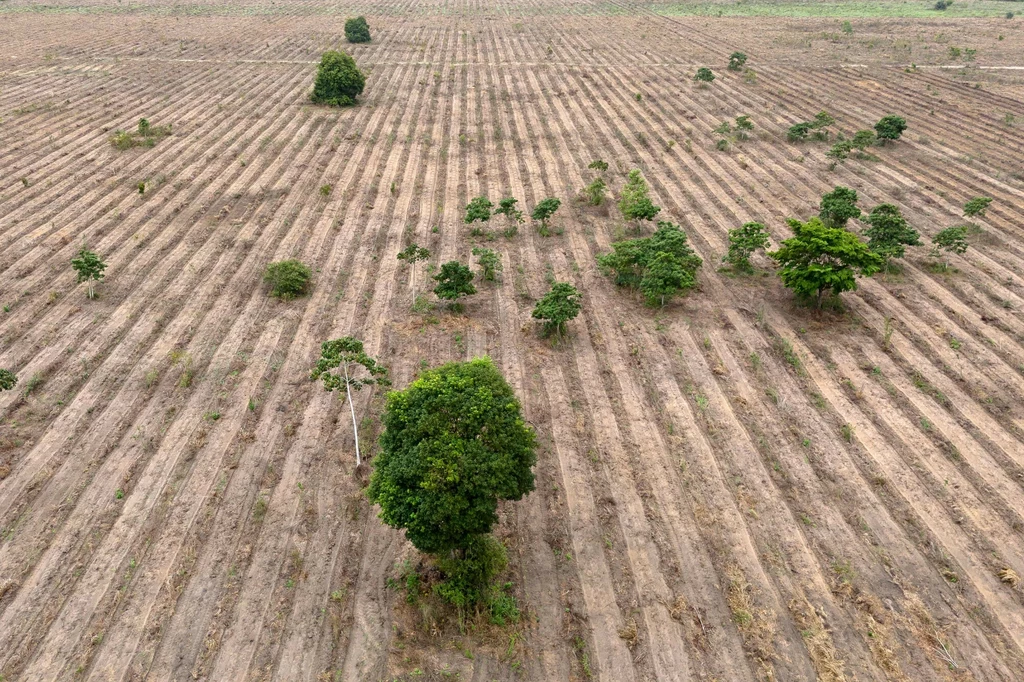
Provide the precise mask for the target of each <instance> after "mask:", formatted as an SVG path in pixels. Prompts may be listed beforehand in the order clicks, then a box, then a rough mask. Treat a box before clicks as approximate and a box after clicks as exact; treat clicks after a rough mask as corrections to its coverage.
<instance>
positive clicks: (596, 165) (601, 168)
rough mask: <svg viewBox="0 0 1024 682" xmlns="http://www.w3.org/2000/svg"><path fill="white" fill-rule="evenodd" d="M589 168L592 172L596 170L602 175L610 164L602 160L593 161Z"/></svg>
mask: <svg viewBox="0 0 1024 682" xmlns="http://www.w3.org/2000/svg"><path fill="white" fill-rule="evenodd" d="M587 168H589V169H590V170H596V171H598V172H600V173H603V172H605V171H606V170H608V163H607V162H605V161H602V160H601V159H594V160H593V161H591V162H590V165H589V166H587Z"/></svg>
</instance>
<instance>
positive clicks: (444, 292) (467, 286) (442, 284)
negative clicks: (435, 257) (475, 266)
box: [434, 260, 476, 302]
mask: <svg viewBox="0 0 1024 682" xmlns="http://www.w3.org/2000/svg"><path fill="white" fill-rule="evenodd" d="M434 281H435V282H437V286H435V287H434V293H435V294H436V295H437V297H438V298H440V299H444V300H446V301H452V302H454V301H457V300H458V299H459V297H460V296H469V295H471V294H475V293H476V287H474V286H473V271H472V270H470V269H469V267H468V266H465V265H463V264H462V263H460V262H458V261H454V260H451V261H448V262H447V263H445V264H444V265H442V266H441V270H440V271H439V272H438V273H437V274H436V275H434Z"/></svg>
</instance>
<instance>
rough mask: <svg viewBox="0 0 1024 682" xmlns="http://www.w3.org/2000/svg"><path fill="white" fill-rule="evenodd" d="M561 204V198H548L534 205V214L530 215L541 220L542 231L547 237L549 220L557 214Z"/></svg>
mask: <svg viewBox="0 0 1024 682" xmlns="http://www.w3.org/2000/svg"><path fill="white" fill-rule="evenodd" d="M561 205H562V202H561V200H559V199H555V198H548V199H544V200H542V201H541V202H540V203H538V204H537V205H536V206H534V207H533V214H532V215H531V216H530V217H531V218H533V219H534V220H538V221H540V233H541V234H542V235H544V236H545V237H546V236H547V234H548V221H549V220H551V216H553V215H554V214H555V211H557V210H558V207H559V206H561Z"/></svg>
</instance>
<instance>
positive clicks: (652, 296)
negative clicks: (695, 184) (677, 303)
mask: <svg viewBox="0 0 1024 682" xmlns="http://www.w3.org/2000/svg"><path fill="white" fill-rule="evenodd" d="M597 262H598V264H599V265H600V266H601V267H602V268H604V269H605V270H606V271H608V272H609V273H612V274H614V276H615V283H616V284H618V285H619V286H623V287H630V288H634V289H638V290H639V291H640V292H641V293H642V294H643V295H644V298H645V299H647V302H648V303H650V304H652V305H653V304H655V303H658V302H660V303H661V305H665V300H666V299H667V298H671V297H672V296H675V295H678V294H680V293H682V292H684V291H686V290H688V289H692V288H693V287H695V286H696V285H697V269H698V268H700V266H701V264H702V263H703V261H702V260H701V258H700V256H698V255H697V254H696V253H695V252H694V250H693V249H692V248H691V247H690V245H689V243H687V238H686V233H685V232H683V230H682V228H680V227H679V226H678V225H676V224H674V223H670V222H665V221H662V222H659V223H658V229H657V230H656V231H655V232H654V234H653V235H651V236H650V237H641V238H638V239H628V240H625V241H620V242H615V243H613V244H612V252H611V253H606V254H602V255H600V256H598V257H597Z"/></svg>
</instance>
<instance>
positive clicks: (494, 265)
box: [473, 246, 505, 282]
mask: <svg viewBox="0 0 1024 682" xmlns="http://www.w3.org/2000/svg"><path fill="white" fill-rule="evenodd" d="M473 255H474V256H479V258H478V259H477V261H476V263H477V265H479V266H480V276H481V277H482V278H484V279H485V280H487V281H488V282H493V281H495V280H496V279H497V276H498V273H500V272H501V271H502V270H503V269H504V267H505V266H504V265H502V262H501V256H499V255H498V254H497V253H496V252H495V251H493V250H491V249H484V248H480V247H478V246H474V247H473Z"/></svg>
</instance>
